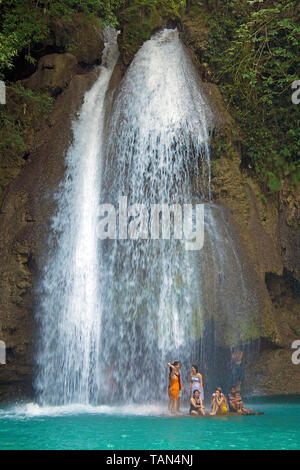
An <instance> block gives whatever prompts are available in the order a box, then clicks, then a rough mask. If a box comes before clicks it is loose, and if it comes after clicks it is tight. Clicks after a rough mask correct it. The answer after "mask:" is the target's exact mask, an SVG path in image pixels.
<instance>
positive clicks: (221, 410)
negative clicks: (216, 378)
mask: <svg viewBox="0 0 300 470" xmlns="http://www.w3.org/2000/svg"><path fill="white" fill-rule="evenodd" d="M227 413H228V405H227V400H226V397H225V395H224V393H222V388H221V387H217V388H216V391H215V393H213V394H212V397H211V413H210V415H211V416H214V415H216V414H220V415H226V414H227Z"/></svg>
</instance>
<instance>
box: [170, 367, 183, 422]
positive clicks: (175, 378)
mask: <svg viewBox="0 0 300 470" xmlns="http://www.w3.org/2000/svg"><path fill="white" fill-rule="evenodd" d="M168 366H169V367H170V373H169V399H170V402H169V411H170V413H171V414H174V415H176V414H177V412H178V410H179V400H180V392H183V385H182V382H181V378H180V366H181V364H180V362H178V361H175V362H174V364H171V363H170V362H168Z"/></svg>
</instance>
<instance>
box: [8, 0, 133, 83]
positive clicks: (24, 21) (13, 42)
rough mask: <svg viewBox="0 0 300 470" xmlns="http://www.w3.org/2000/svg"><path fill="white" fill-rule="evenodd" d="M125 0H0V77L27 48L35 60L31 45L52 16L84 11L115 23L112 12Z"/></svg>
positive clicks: (44, 31) (29, 57) (44, 34)
mask: <svg viewBox="0 0 300 470" xmlns="http://www.w3.org/2000/svg"><path fill="white" fill-rule="evenodd" d="M124 2H125V0H109V1H107V0H52V1H50V0H49V1H39V0H0V78H3V77H4V72H5V70H6V69H11V68H13V66H14V59H15V57H16V56H18V55H19V54H20V53H21V52H22V51H24V50H26V51H27V54H26V59H27V60H28V61H30V62H34V58H33V57H32V55H31V52H30V51H31V46H32V45H33V44H39V43H42V42H43V40H45V39H46V38H47V37H48V36H49V34H50V31H49V26H48V25H49V21H50V20H51V18H62V17H65V18H70V17H71V15H72V14H73V13H78V12H80V13H84V14H86V15H89V16H94V17H97V18H101V20H102V22H103V23H105V24H111V25H113V26H115V25H116V24H117V19H116V15H115V12H116V10H117V9H118V8H120V7H121V6H122V5H123V4H124Z"/></svg>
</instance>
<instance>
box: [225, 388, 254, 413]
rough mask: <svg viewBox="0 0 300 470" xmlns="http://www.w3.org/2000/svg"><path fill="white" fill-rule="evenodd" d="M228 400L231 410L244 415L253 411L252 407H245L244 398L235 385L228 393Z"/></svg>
mask: <svg viewBox="0 0 300 470" xmlns="http://www.w3.org/2000/svg"><path fill="white" fill-rule="evenodd" d="M228 400H229V409H230V411H233V412H235V413H240V414H244V415H247V414H251V413H253V410H252V408H250V410H247V409H246V408H244V404H243V399H242V397H241V395H240V394H239V392H237V391H236V389H235V387H231V389H230V393H229V394H228Z"/></svg>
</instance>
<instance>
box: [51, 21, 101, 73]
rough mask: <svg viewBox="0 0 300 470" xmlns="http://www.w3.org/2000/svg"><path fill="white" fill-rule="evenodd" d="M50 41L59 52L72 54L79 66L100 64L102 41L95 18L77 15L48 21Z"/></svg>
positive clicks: (99, 28) (98, 23) (98, 24)
mask: <svg viewBox="0 0 300 470" xmlns="http://www.w3.org/2000/svg"><path fill="white" fill-rule="evenodd" d="M49 29H50V41H49V40H48V42H49V45H52V46H53V47H54V48H55V49H56V50H58V51H59V52H70V53H72V54H73V55H74V56H75V57H76V59H77V61H78V63H79V64H84V65H93V64H99V63H100V62H101V57H102V51H103V49H104V41H103V36H102V31H101V27H100V22H99V20H98V19H97V18H94V17H88V16H86V15H84V14H82V13H77V14H74V15H72V16H71V17H68V18H52V19H51V20H49Z"/></svg>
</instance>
